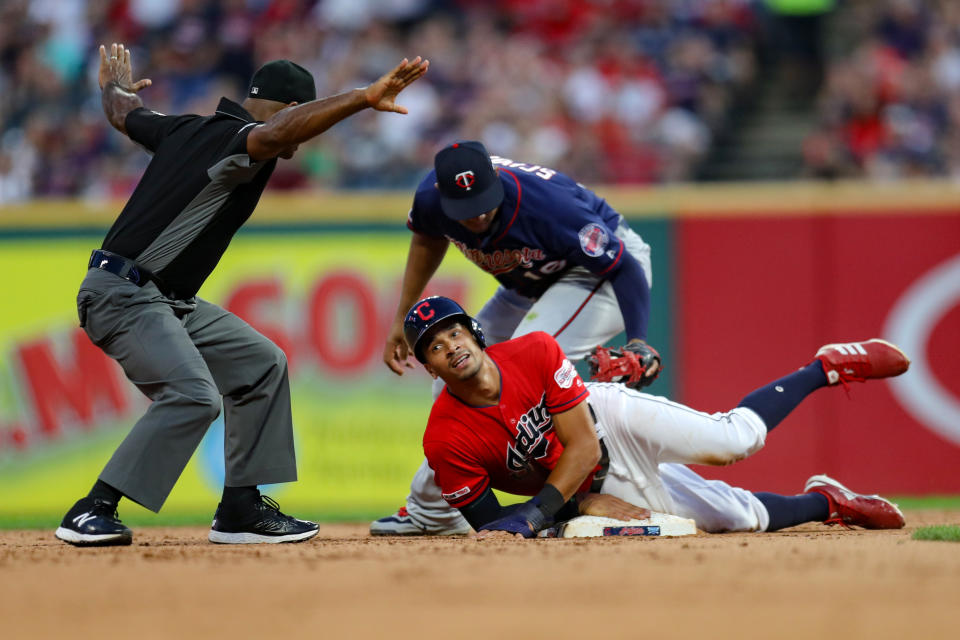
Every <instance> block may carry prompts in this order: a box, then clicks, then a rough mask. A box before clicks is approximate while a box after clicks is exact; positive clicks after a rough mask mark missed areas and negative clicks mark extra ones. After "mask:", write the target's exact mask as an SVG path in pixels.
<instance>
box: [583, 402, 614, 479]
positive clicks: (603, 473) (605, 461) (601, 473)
mask: <svg viewBox="0 0 960 640" xmlns="http://www.w3.org/2000/svg"><path fill="white" fill-rule="evenodd" d="M587 408H588V409H590V417H591V418H593V424H597V413H596V412H595V411H594V410H593V407H592V406H591V405H590V403H589V402H588V403H587ZM598 464H599V465H600V468H599V469H597V471H596V473H594V474H593V482H591V483H590V491H591V492H592V493H600V489H601V487H603V481H604V480H606V479H607V470H608V469H609V468H610V453H609V452H608V451H607V445H605V444H604V443H603V438H600V462H599V463H598Z"/></svg>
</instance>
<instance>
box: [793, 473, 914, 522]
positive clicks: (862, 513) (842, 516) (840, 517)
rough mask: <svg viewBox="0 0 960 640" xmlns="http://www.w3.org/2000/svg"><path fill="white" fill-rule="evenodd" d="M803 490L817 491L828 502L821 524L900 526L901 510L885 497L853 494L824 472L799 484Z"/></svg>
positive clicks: (808, 491)
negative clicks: (804, 483) (826, 512)
mask: <svg viewBox="0 0 960 640" xmlns="http://www.w3.org/2000/svg"><path fill="white" fill-rule="evenodd" d="M803 492H804V493H813V492H816V493H819V494H821V495H823V496H825V497H826V498H827V502H829V503H830V515H829V516H828V517H827V519H826V520H824V521H823V522H824V524H839V525H842V526H844V527H847V528H848V529H849V528H850V527H851V526H857V527H863V528H864V529H902V528H903V525H904V520H903V513H901V511H900V509H899V508H897V505H895V504H893V503H892V502H890V501H889V500H887V499H886V498H881V497H880V496H867V495H863V494H860V493H854V492H853V491H850V489H847V488H846V487H845V486H843V485H842V484H840V483H839V482H837V481H836V480H834V479H833V478H831V477H829V476H825V475H819V476H812V477H811V478H809V479H808V480H807V484H806V485H805V486H804V487H803Z"/></svg>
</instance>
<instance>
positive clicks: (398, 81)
mask: <svg viewBox="0 0 960 640" xmlns="http://www.w3.org/2000/svg"><path fill="white" fill-rule="evenodd" d="M429 67H430V61H429V60H421V59H420V56H417V57H416V58H414V59H413V62H410V61H408V60H407V59H406V58H404V59H403V62H401V63H400V64H398V65H397V66H396V67H394V69H393V70H392V71H390V72H388V73H386V74H384V75H383V76H381V77H380V79H379V80H377V81H376V82H374V83H373V84H371V85H370V86H369V87H367V88H366V89H364V94H365V95H366V98H367V104H368V105H370V106H371V107H372V108H374V109H376V110H377V111H393V112H394V113H407V108H406V107H402V106H400V105H399V104H396V103H395V102H394V100H395V99H396V97H397V94H399V93H400V92H401V91H403V90H404V89H406V88H407V87H408V86H409V85H410V84H411V83H413V82H414V81H415V80H418V79H419V78H421V77H423V74H425V73H426V72H427V68H429Z"/></svg>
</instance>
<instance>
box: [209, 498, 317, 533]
mask: <svg viewBox="0 0 960 640" xmlns="http://www.w3.org/2000/svg"><path fill="white" fill-rule="evenodd" d="M317 529H318V527H317V524H316V523H315V522H308V521H307V520H298V519H297V518H294V517H292V516H288V515H285V514H283V513H280V505H278V504H277V503H276V502H275V501H274V500H273V499H271V498H268V497H267V496H260V497H259V498H258V500H257V501H256V502H255V503H253V506H252V507H251V508H249V509H248V510H247V511H246V512H245V513H244V514H243V515H239V516H238V515H237V514H235V513H229V512H228V511H227V510H226V509H224V508H223V504H219V505H217V513H216V514H215V515H214V516H213V526H211V527H210V536H209V539H210V542H218V543H221V544H258V543H261V542H268V543H269V542H303V541H304V540H309V539H310V538H312V537H313V536H315V535H317Z"/></svg>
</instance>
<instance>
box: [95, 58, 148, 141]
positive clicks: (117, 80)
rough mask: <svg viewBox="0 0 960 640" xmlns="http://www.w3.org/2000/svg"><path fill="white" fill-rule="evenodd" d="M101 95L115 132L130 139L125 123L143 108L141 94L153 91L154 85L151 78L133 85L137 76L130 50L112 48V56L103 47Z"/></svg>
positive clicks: (104, 108)
mask: <svg viewBox="0 0 960 640" xmlns="http://www.w3.org/2000/svg"><path fill="white" fill-rule="evenodd" d="M99 80H100V89H101V91H102V93H101V94H100V99H101V102H102V103H103V112H104V113H105V114H107V120H109V121H110V124H111V125H113V128H114V129H116V130H117V131H119V132H120V133H122V134H124V135H126V134H127V127H126V126H125V125H124V122H125V121H126V119H127V114H128V113H130V112H131V111H133V110H134V109H138V108H140V107H142V106H143V100H141V99H140V96H138V95H137V92H138V91H140V90H141V89H143V88H144V87H149V86H150V85H151V84H153V81H152V80H150V79H149V78H144V79H143V80H138V81H136V82H134V81H133V72H132V70H131V66H130V50H129V49H125V48H124V46H123V45H122V44H117V43H113V44H111V45H110V55H109V57H108V56H107V48H106V47H104V46H103V45H100V76H99Z"/></svg>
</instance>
